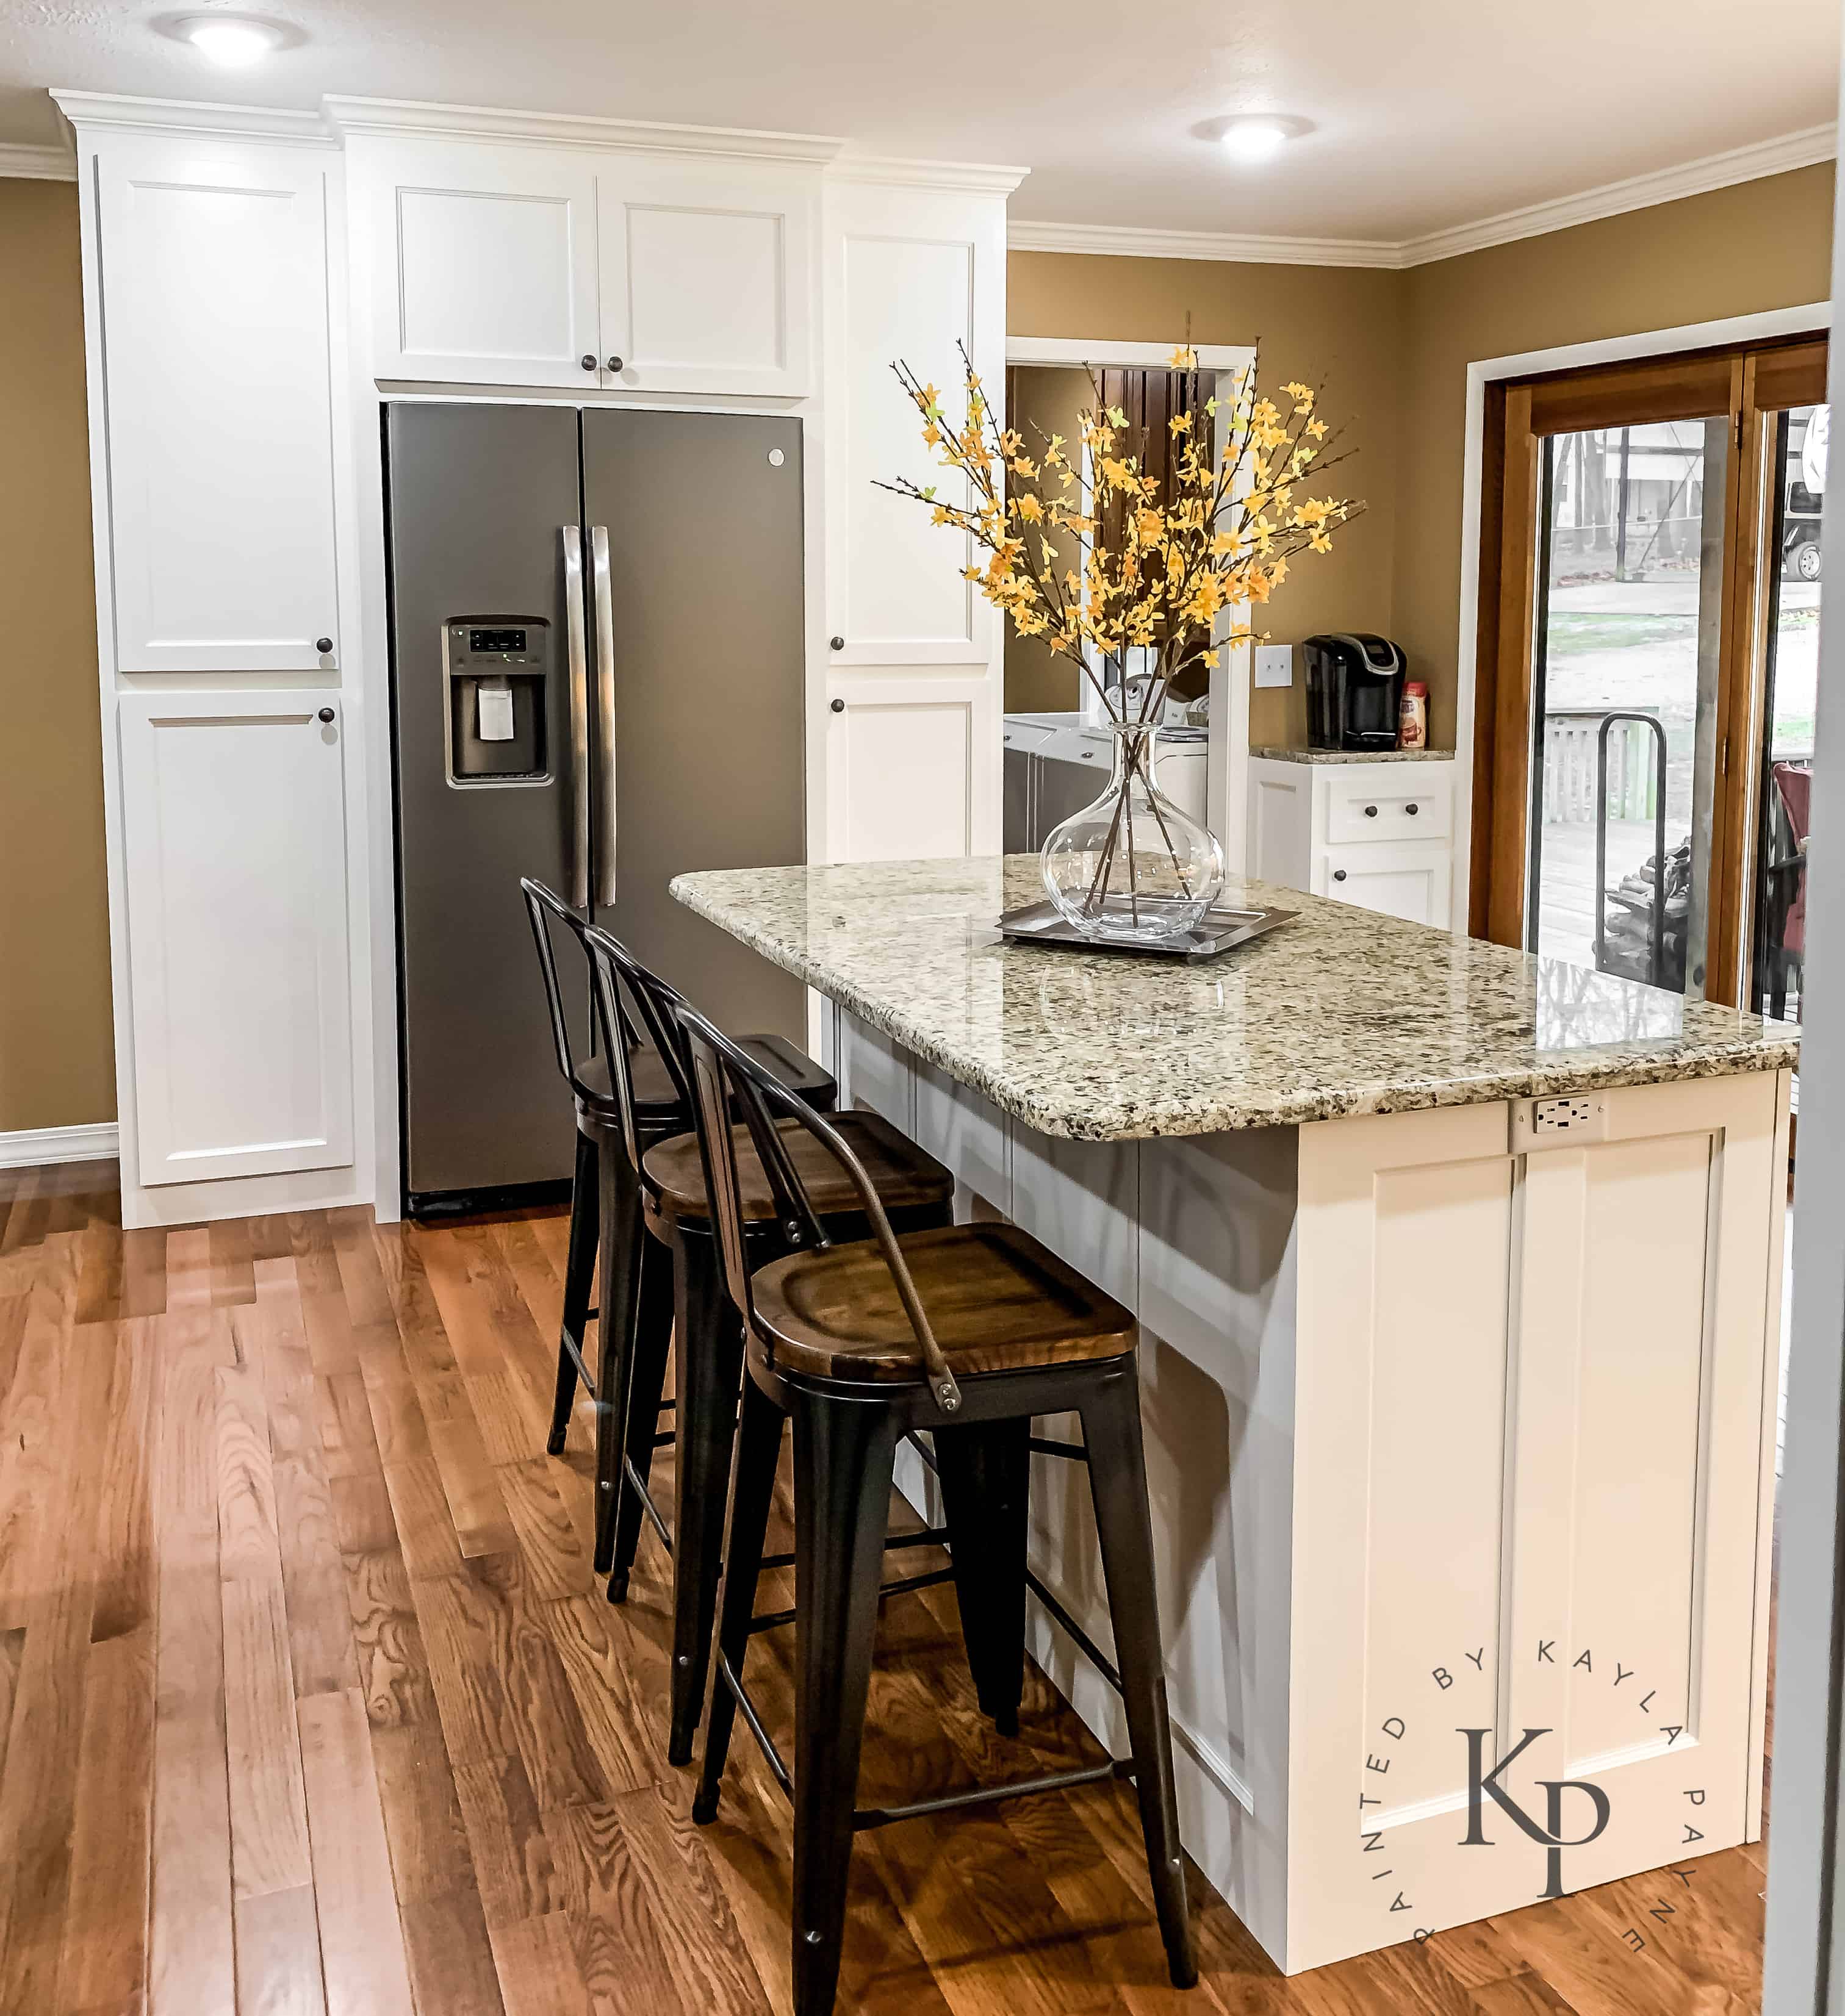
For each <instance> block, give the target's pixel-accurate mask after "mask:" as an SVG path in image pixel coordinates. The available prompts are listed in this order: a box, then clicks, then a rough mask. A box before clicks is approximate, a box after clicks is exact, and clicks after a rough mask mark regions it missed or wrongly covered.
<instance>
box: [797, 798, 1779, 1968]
mask: <svg viewBox="0 0 1845 2016" xmlns="http://www.w3.org/2000/svg"><path fill="white" fill-rule="evenodd" d="M1296 767H1299V766H1296ZM835 1013H836V1019H837V1032H838V1058H839V1064H838V1069H839V1081H840V1088H841V1096H842V1097H843V1098H844V1099H845V1100H848V1101H849V1103H864V1104H867V1105H871V1106H874V1107H876V1108H877V1110H878V1111H880V1112H881V1113H883V1114H885V1116H886V1117H887V1118H889V1119H890V1120H891V1121H892V1122H893V1123H894V1124H895V1125H899V1126H900V1127H903V1128H904V1129H906V1131H908V1132H910V1133H911V1134H912V1136H913V1137H914V1138H915V1139H918V1140H919V1141H921V1143H923V1145H924V1147H927V1148H928V1150H930V1152H931V1153H932V1154H935V1155H937V1156H939V1157H941V1158H942V1160H943V1161H945V1162H946V1163H947V1165H949V1167H950V1168H951V1169H952V1170H953V1172H954V1174H955V1175H956V1177H957V1181H958V1183H959V1184H960V1186H962V1192H961V1195H962V1205H961V1210H960V1215H962V1216H964V1217H965V1216H967V1215H970V1214H971V1213H974V1212H976V1211H997V1212H1000V1213H1001V1214H1003V1215H1004V1216H1006V1217H1008V1218H1010V1219H1013V1220H1014V1221H1015V1222H1018V1223H1019V1224H1021V1225H1023V1226H1025V1227H1027V1228H1028V1229H1029V1230H1030V1231H1031V1232H1032V1233H1033V1234H1034V1235H1035V1236H1036V1237H1038V1238H1040V1239H1042V1240H1044V1241H1045V1243H1046V1244H1047V1245H1049V1246H1050V1247H1052V1249H1053V1250H1054V1251H1056V1252H1057V1253H1058V1254H1059V1255H1061V1257H1062V1258H1064V1259H1065V1261H1067V1262H1068V1263H1069V1264H1070V1265H1072V1266H1074V1267H1076V1268H1077V1269H1079V1270H1080V1271H1081V1272H1082V1273H1084V1274H1086V1276H1088V1277H1089V1278H1090V1279H1091V1280H1095V1281H1097V1282H1098V1283H1101V1285H1103V1286H1104V1287H1106V1288H1107V1289H1108V1291H1109V1292H1110V1293H1111V1294H1114V1295H1115V1296H1116V1297H1117V1298H1119V1299H1120V1300H1121V1301H1122V1302H1124V1303H1126V1305H1127V1306H1128V1307H1129V1308H1130V1309H1133V1312H1134V1313H1135V1314H1136V1315H1137V1317H1138V1318H1139V1319H1140V1324H1141V1393H1142V1415H1143V1420H1144V1430H1145V1436H1146V1445H1147V1463H1148V1485H1149V1495H1150V1499H1151V1512H1152V1519H1153V1528H1154V1536H1155V1556H1156V1568H1157V1571H1158V1573H1159V1600H1160V1623H1161V1629H1162V1636H1163V1638H1164V1641H1165V1646H1166V1670H1167V1683H1168V1690H1169V1697H1170V1702H1171V1708H1172V1714H1173V1725H1174V1729H1173V1734H1174V1762H1175V1766H1176V1771H1177V1782H1178V1789H1179V1799H1180V1818H1181V1823H1182V1827H1183V1830H1184V1839H1185V1845H1186V1847H1187V1849H1188V1850H1189V1851H1190V1852H1191V1854H1192V1855H1193V1856H1195V1858H1196V1859H1197V1860H1198V1863H1199V1864H1200V1865H1201V1867H1202V1868H1203V1870H1204V1871H1205V1874H1206V1875H1207V1876H1208V1877H1209V1878H1210V1880H1211V1881H1212V1882H1213V1884H1215V1885H1216V1887H1217V1888H1218V1889H1219V1890H1220V1891H1221V1892H1222V1893H1223V1895H1224V1897H1225V1898H1226V1899H1227V1900H1228V1901H1229V1903H1230V1904H1231V1908H1232V1909H1233V1910H1234V1911H1235V1912H1236V1913H1237V1915H1238V1917H1240V1918H1241V1920H1242V1921H1243V1922H1244V1924H1246V1925H1247V1926H1248V1927H1249V1929H1250V1931H1252V1933H1253V1934H1254V1935H1256V1938H1257V1939H1259V1941H1260V1942H1261V1943H1262V1945H1263V1946H1264V1948H1265V1949H1267V1952H1268V1953H1269V1954H1270V1956H1271V1957H1273V1958H1274V1960H1275V1961H1276V1963H1277V1965H1279V1966H1280V1967H1281V1968H1282V1969H1283V1970H1284V1971H1285V1972H1287V1973H1289V1974H1296V1973H1299V1972H1301V1971H1304V1970H1306V1969H1308V1968H1310V1967H1320V1966H1323V1965H1325V1964H1328V1963H1329V1962H1331V1961H1334V1960H1342V1959H1345V1958H1346V1957H1350V1955H1352V1954H1353V1953H1364V1952H1368V1951H1371V1950H1373V1949H1378V1948H1381V1947H1384V1946H1392V1945H1395V1944H1397V1943H1400V1942H1403V1941H1404V1940H1407V1939H1411V1938H1412V1937H1413V1936H1414V1935H1416V1934H1417V1933H1418V1931H1441V1930H1444V1929H1446V1928H1448V1927H1450V1926H1454V1925H1458V1924H1469V1923H1472V1922H1473V1921H1476V1920H1478V1919H1480V1918H1483V1917H1489V1916H1494V1915H1497V1914H1499V1913H1504V1912H1508V1911H1514V1910H1518V1909H1519V1907H1521V1906H1523V1905H1525V1904H1526V1903H1530V1902H1532V1901H1533V1899H1536V1898H1537V1896H1538V1895H1540V1894H1541V1892H1542V1891H1543V1889H1544V1887H1545V1882H1546V1879H1547V1870H1546V1866H1545V1865H1546V1856H1545V1851H1544V1849H1542V1848H1541V1846H1539V1845H1537V1844H1535V1843H1533V1841H1530V1840H1529V1839H1527V1838H1526V1837H1525V1836H1524V1835H1523V1834H1521V1833H1520V1832H1519V1831H1518V1830H1517V1828H1516V1827H1515V1826H1514V1825H1513V1824H1512V1822H1511V1821H1510V1820H1507V1819H1505V1818H1504V1816H1502V1815H1501V1813H1499V1811H1498V1809H1496V1808H1494V1807H1493V1806H1491V1805H1487V1807H1486V1825H1485V1827H1484V1829H1483V1832H1484V1834H1485V1836H1486V1839H1487V1840H1488V1841H1490V1843H1491V1848H1490V1851H1489V1850H1488V1849H1486V1848H1484V1847H1482V1848H1479V1849H1465V1848H1462V1847H1460V1846H1459V1845H1458V1843H1459V1842H1460V1841H1461V1837H1462V1835H1463V1834H1465V1832H1466V1831H1467V1819H1468V1794H1469V1775H1470V1773H1469V1763H1470V1759H1469V1751H1468V1742H1467V1739H1466V1738H1465V1737H1464V1736H1463V1735H1461V1733H1459V1732H1461V1731H1462V1730H1465V1729H1468V1728H1476V1729H1479V1730H1483V1731H1484V1732H1486V1733H1485V1736H1484V1737H1483V1750H1482V1758H1483V1763H1484V1765H1485V1766H1486V1768H1487V1769H1490V1766H1491V1765H1492V1764H1493V1763H1494V1762H1497V1760H1499V1759H1502V1758H1504V1757H1505V1756H1506V1755H1508V1752H1510V1751H1513V1750H1514V1749H1515V1748H1516V1747H1517V1745H1518V1744H1519V1742H1520V1741H1521V1739H1522V1737H1523V1735H1524V1733H1525V1732H1526V1730H1540V1731H1542V1732H1543V1733H1542V1734H1541V1736H1539V1737H1537V1739H1536V1740H1535V1741H1533V1744H1532V1745H1531V1746H1530V1748H1528V1749H1527V1750H1526V1751H1525V1752H1524V1753H1523V1754H1522V1755H1521V1756H1520V1757H1519V1759H1517V1760H1516V1762H1514V1763H1513V1764H1512V1766H1511V1767H1510V1768H1509V1769H1508V1771H1507V1772H1506V1773H1505V1775H1504V1777H1503V1779H1502V1780H1501V1784H1503V1785H1504V1787H1505V1789H1506V1790H1507V1791H1508V1794H1509V1795H1511V1796H1512V1797H1513V1798H1515V1799H1516V1800H1517V1801H1518V1802H1519V1804H1520V1805H1521V1806H1522V1809H1523V1810H1525V1811H1526V1812H1527V1813H1530V1814H1532V1815H1533V1816H1537V1819H1538V1820H1539V1822H1540V1823H1541V1824H1542V1823H1543V1822H1544V1818H1545V1816H1546V1813H1547V1802H1546V1795H1545V1793H1544V1791H1543V1790H1541V1789H1540V1787H1541V1781H1544V1780H1557V1781H1559V1783H1565V1782H1566V1781H1567V1786H1568V1789H1566V1792H1565V1793H1564V1795H1563V1798H1564V1802H1565V1803H1564V1805H1563V1808H1562V1832H1563V1833H1564V1834H1566V1836H1567V1837H1568V1838H1569V1839H1570V1840H1571V1841H1577V1840H1580V1839H1581V1838H1583V1837H1584V1836H1585V1835H1587V1834H1591V1832H1592V1831H1593V1821H1594V1817H1595V1809H1594V1806H1593V1804H1592V1802H1591V1798H1590V1796H1589V1795H1588V1794H1587V1792H1586V1791H1584V1790H1583V1789H1582V1788H1583V1787H1584V1786H1588V1785H1592V1786H1594V1787H1595V1788H1596V1790H1597V1791H1598V1792H1599V1793H1600V1794H1601V1795H1602V1796H1603V1797H1605V1799H1606V1801H1607V1802H1608V1820H1607V1824H1606V1825H1605V1827H1604V1828H1602V1831H1600V1832H1599V1833H1598V1834H1595V1838H1593V1839H1592V1840H1590V1841H1588V1842H1587V1845H1584V1846H1581V1847H1579V1848H1569V1849H1565V1850H1564V1851H1563V1853H1562V1864H1561V1872H1562V1881H1563V1883H1564V1885H1565V1887H1566V1888H1568V1889H1569V1890H1572V1891H1573V1890H1577V1889H1580V1888H1587V1886H1589V1885H1595V1884H1602V1883H1607V1882H1611V1881H1614V1880H1615V1879H1616V1878H1618V1877H1629V1876H1634V1875H1636V1874H1639V1873H1640V1872H1642V1871H1649V1870H1660V1869H1663V1867H1665V1866H1666V1865H1667V1864H1668V1863H1670V1864H1673V1865H1674V1866H1678V1867H1685V1866H1688V1864H1690V1863H1692V1859H1693V1858H1695V1857H1696V1856H1702V1855H1706V1854H1709V1853H1710V1852H1712V1851H1713V1850H1715V1849H1722V1848H1726V1847H1730V1846H1733V1845H1735V1844H1736V1843H1738V1842H1740V1841H1746V1840H1753V1839H1755V1838H1757V1837H1759V1835H1760V1831H1761V1816H1762V1806H1761V1800H1762V1786H1763V1765H1764V1748H1765V1745H1764V1726H1765V1724H1764V1717H1765V1713H1766V1705H1767V1691H1768V1690H1767V1679H1768V1589H1769V1559H1768V1545H1769V1538H1770V1533H1771V1515H1772V1510H1773V1492H1774V1482H1775V1384H1776V1378H1777V1372H1778V1352H1777V1351H1776V1349H1775V1344H1776V1341H1777V1340H1778V1333H1779V1302H1780V1293H1781V1251H1782V1221H1783V1212H1784V1208H1785V1205H1784V1198H1785V1190H1786V1168H1787V1113H1788V1080H1787V1077H1786V1074H1775V1073H1771V1072H1770V1073H1758V1074H1755V1075H1746V1076H1739V1077H1733V1078H1706V1079H1695V1080H1687V1081H1685V1082H1679V1083H1674V1084H1667V1085H1639V1086H1634V1087H1630V1088H1624V1089H1617V1090H1613V1091H1610V1092H1607V1093H1602V1094H1599V1095H1598V1099H1599V1100H1600V1102H1601V1106H1602V1111H1603V1114H1604V1115H1605V1125H1604V1132H1603V1133H1602V1136H1601V1137H1600V1138H1596V1139H1590V1140H1587V1141H1577V1140H1573V1139H1567V1138H1566V1140H1565V1142H1564V1144H1563V1145H1562V1146H1561V1147H1547V1148H1544V1149H1543V1150H1537V1151H1533V1152H1528V1153H1526V1152H1516V1151H1515V1144H1514V1139H1513V1136H1512V1118H1513V1114H1514V1107H1513V1106H1512V1105H1508V1103H1506V1102H1503V1101H1501V1102H1497V1103H1491V1104H1483V1105H1479V1106H1470V1107H1451V1108H1445V1109H1440V1110H1437V1111H1429V1112H1423V1113H1409V1114H1390V1115H1387V1116H1384V1117H1380V1118H1372V1117H1368V1118H1357V1119H1349V1120H1330V1121H1321V1122H1318V1123H1316V1124H1314V1125H1309V1126H1303V1127H1300V1128H1274V1129H1253V1130H1250V1131H1247V1132H1230V1133H1221V1134H1210V1135H1201V1136H1195V1137H1191V1138H1188V1139H1173V1140H1151V1141H1144V1142H1133V1141H1127V1142H1110V1143H1079V1142H1069V1141H1061V1140H1050V1139H1047V1137H1045V1136H1040V1135H1038V1134H1036V1132H1033V1131H1032V1129H1029V1128H1026V1127H1024V1126H1022V1125H1019V1124H1018V1122H1016V1121H1011V1120H1009V1119H1007V1118H1006V1117H1005V1116H1004V1115H1003V1114H1000V1113H999V1112H998V1111H996V1109H995V1108H994V1107H992V1106H991V1105H990V1104H989V1103H988V1102H987V1101H986V1100H983V1099H982V1098H981V1097H980V1096H978V1094H976V1093H973V1092H971V1091H970V1090H969V1089H967V1088H966V1087H957V1086H954V1085H950V1084H949V1083H948V1082H946V1081H945V1080H944V1079H943V1078H942V1075H941V1074H940V1073H939V1072H938V1071H934V1070H933V1069H932V1068H931V1067H928V1066H927V1065H926V1064H923V1063H921V1061H919V1060H917V1059H915V1058H913V1057H910V1056H908V1054H907V1053H906V1052H904V1051H903V1049H901V1048H900V1047H899V1046H895V1045H893V1044H892V1042H891V1041H890V1040H889V1039H888V1038H886V1037H884V1036H882V1035H878V1034H877V1032H875V1031H871V1030H869V1029H867V1028H866V1027H865V1026H864V1025H863V1024H862V1023H860V1022H859V1021H857V1020H856V1018H855V1017H852V1016H851V1015H850V1014H849V1013H845V1012H844V1011H842V1010H838V1011H835ZM899 1477H900V1481H901V1482H902V1483H903V1486H904V1489H906V1492H908V1493H910V1495H911V1496H912V1497H913V1499H914V1500H915V1502H917V1503H919V1504H921V1505H924V1507H925V1509H928V1507H927V1500H928V1492H929V1486H928V1481H927V1479H926V1477H925V1475H924V1472H923V1471H922V1467H921V1463H919V1462H917V1461H915V1460H913V1459H906V1460H905V1463H904V1465H903V1468H902V1469H901V1471H900V1473H899ZM1031 1532H1032V1564H1033V1566H1034V1568H1036V1570H1037V1571H1038V1572H1039V1573H1040V1575H1042V1576H1043V1578H1044V1579H1045V1580H1046V1582H1047V1584H1048V1585H1049V1586H1050V1587H1052V1588H1053V1589H1054V1590H1055V1591H1056V1593H1057V1594H1058V1597H1059V1598H1060V1599H1061V1600H1062V1601H1063V1602H1064V1603H1065V1605H1066V1606H1067V1607H1068V1608H1069V1610H1070V1611H1071V1612H1072V1615H1075V1616H1076V1618H1077V1619H1078V1621H1079V1622H1080V1623H1081V1624H1082V1625H1083V1628H1084V1629H1086V1631H1088V1632H1089V1633H1090V1635H1091V1636H1093V1637H1094V1638H1095V1639H1097V1641H1098V1642H1099V1643H1101V1644H1102V1645H1103V1647H1104V1649H1106V1647H1107V1646H1108V1611H1107V1607H1106V1602H1105V1599H1104V1591H1103V1589H1102V1586H1101V1573H1100V1568H1099V1563H1098V1557H1097V1547H1096V1539H1095V1532H1094V1521H1093V1517H1092V1514H1091V1512H1090V1505H1089V1503H1088V1496H1087V1485H1086V1480H1085V1478H1083V1474H1082V1473H1081V1472H1080V1471H1076V1470H1075V1469H1074V1468H1073V1467H1072V1466H1071V1465H1068V1464H1067V1463H1058V1462H1055V1461H1051V1460H1043V1459H1039V1460H1035V1461H1034V1463H1033V1467H1032V1523H1031ZM1032 1647H1033V1651H1034V1652H1035V1653H1036V1656H1037V1657H1038V1658H1039V1659H1040V1661H1041V1663H1042V1664H1043V1665H1044V1667H1045V1669H1046V1670H1047V1672H1049V1673H1050V1676H1051V1678H1052V1679H1054V1681H1055V1683H1057V1685H1058V1687H1059V1688H1060V1689H1061V1690H1062V1691H1063V1692H1064V1693H1065V1695H1066V1696H1067V1697H1068V1698H1069V1699H1071V1700H1072V1701H1073V1702H1074V1703H1075V1705H1076V1708H1077V1709H1078V1711H1079V1712H1080V1713H1081V1714H1082V1715H1083V1717H1084V1719H1086V1721H1088V1722H1089V1723H1090V1726H1091V1727H1092V1728H1093V1729H1094V1730H1095V1731H1096V1733H1097V1735H1098V1736H1100V1737H1101V1738H1102V1739H1103V1740H1104V1741H1105V1742H1108V1744H1111V1745H1112V1748H1113V1749H1114V1751H1115V1754H1116V1755H1122V1754H1123V1751H1124V1749H1125V1737H1126V1732H1125V1730H1124V1728H1123V1726H1122V1723H1121V1719H1120V1714H1119V1702H1118V1701H1117V1700H1116V1698H1115V1696H1114V1695H1113V1694H1111V1693H1110V1692H1109V1691H1108V1689H1107V1687H1105V1686H1104V1684H1103V1683H1101V1680H1100V1679H1098V1678H1097V1676H1095V1674H1094V1672H1093V1670H1092V1669H1090V1667H1089V1666H1088V1665H1086V1662H1084V1661H1083V1660H1082V1659H1080V1658H1079V1657H1078V1656H1077V1655H1076V1653H1075V1652H1074V1651H1073V1649H1072V1646H1071V1644H1070V1642H1069V1641H1068V1639H1066V1638H1065V1637H1064V1636H1062V1634H1061V1632H1060V1631H1059V1629H1058V1628H1057V1627H1056V1626H1055V1625H1054V1623H1053V1622H1051V1620H1050V1617H1049V1615H1048V1614H1047V1613H1045V1612H1043V1611H1041V1610H1037V1609H1036V1607H1034V1613H1033V1623H1032ZM1670 1888H1672V1890H1673V1892H1674V1895H1677V1894H1678V1891H1679V1888H1680V1886H1679V1885H1677V1882H1676V1881H1672V1882H1671V1883H1670ZM1633 1899H1634V1901H1633V1908H1634V1910H1635V1911H1636V1912H1637V1913H1640V1914H1641V1915H1642V1916H1644V1915H1645V1910H1646V1909H1647V1907H1648V1906H1650V1904H1651V1903H1652V1902H1653V1901H1654V1899H1653V1896H1652V1892H1651V1891H1650V1890H1645V1891H1643V1890H1642V1889H1641V1888H1640V1887H1639V1886H1635V1888H1634V1893H1633ZM1646 1929H1647V1931H1649V1932H1650V1931H1651V1930H1652V1921H1651V1919H1650V1918H1648V1919H1647V1920H1646ZM1619 1933H1620V1927H1619V1926H1616V1927H1615V1928H1613V1932H1612V1933H1611V1935H1610V1936H1611V1942H1618V1938H1619ZM1609 1950H1610V1952H1611V1953H1613V1954H1614V1955H1615V1956H1616V1957H1615V1958H1614V1959H1613V1960H1611V1961H1610V1963H1609V1964H1610V1966H1611V1967H1612V1966H1619V1965H1622V1964H1627V1963H1626V1961H1625V1960H1623V1958H1622V1957H1621V1955H1622V1953H1623V1949H1622V1948H1621V1947H1620V1946H1619V1945H1618V1943H1611V1946H1610V1949H1609ZM1633 1964H1635V1965H1638V1964H1641V1963H1640V1962H1638V1961H1634V1963H1633Z"/></svg>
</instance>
